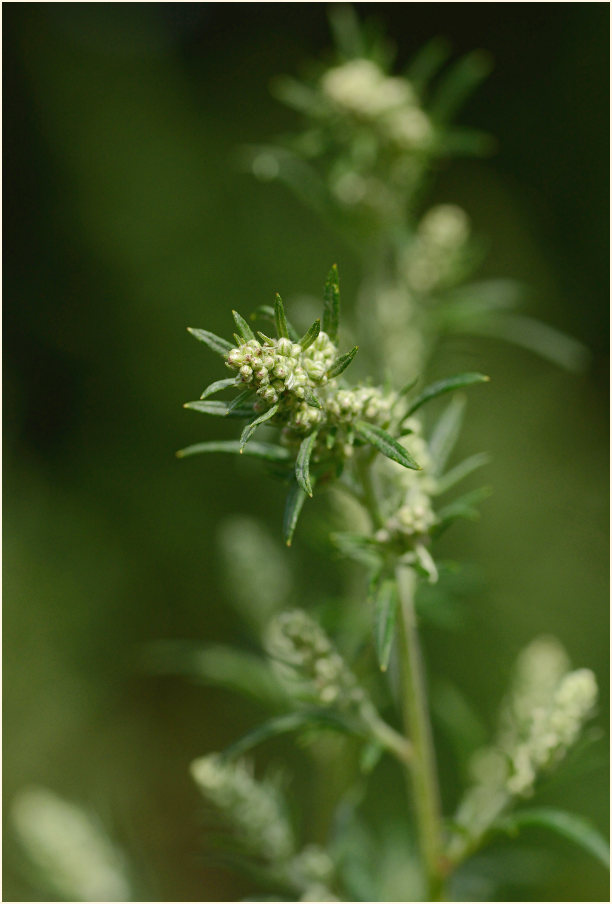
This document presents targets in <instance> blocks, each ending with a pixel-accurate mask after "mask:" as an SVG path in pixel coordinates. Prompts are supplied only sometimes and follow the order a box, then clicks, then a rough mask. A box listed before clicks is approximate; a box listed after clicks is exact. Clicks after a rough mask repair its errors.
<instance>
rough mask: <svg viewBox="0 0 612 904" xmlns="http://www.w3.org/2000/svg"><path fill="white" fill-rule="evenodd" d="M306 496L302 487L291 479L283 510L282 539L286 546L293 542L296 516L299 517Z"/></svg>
mask: <svg viewBox="0 0 612 904" xmlns="http://www.w3.org/2000/svg"><path fill="white" fill-rule="evenodd" d="M307 498H308V496H307V494H306V492H305V491H304V490H303V489H302V487H301V486H300V485H299V484H298V483H297V481H293V482H292V483H291V484H290V486H289V493H288V494H287V501H286V503H285V512H284V515H283V539H284V541H285V543H286V544H287V546H291V544H292V542H293V535H294V533H295V528H296V525H297V522H298V518H299V517H300V512H301V511H302V507H303V505H304V503H305V502H306V499H307Z"/></svg>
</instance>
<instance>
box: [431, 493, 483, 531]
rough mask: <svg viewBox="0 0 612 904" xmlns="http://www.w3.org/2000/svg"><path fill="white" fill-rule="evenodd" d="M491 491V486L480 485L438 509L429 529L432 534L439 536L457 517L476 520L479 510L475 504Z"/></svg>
mask: <svg viewBox="0 0 612 904" xmlns="http://www.w3.org/2000/svg"><path fill="white" fill-rule="evenodd" d="M491 492H492V491H491V487H480V489H478V490H472V492H470V493H465V494H464V495H463V496H460V497H459V499H456V500H455V501H454V502H451V504H450V505H447V506H445V507H444V508H442V509H440V511H439V512H438V521H437V523H436V524H434V526H433V527H432V529H431V533H432V535H433V536H436V537H437V536H439V535H440V534H441V533H442V531H443V530H445V529H446V528H447V527H449V525H451V524H452V523H453V521H457V520H458V519H459V518H463V519H465V520H466V521H477V520H478V519H479V518H480V512H479V511H478V509H477V508H476V506H477V505H478V504H479V503H481V502H484V500H485V499H488V498H489V496H490V495H491Z"/></svg>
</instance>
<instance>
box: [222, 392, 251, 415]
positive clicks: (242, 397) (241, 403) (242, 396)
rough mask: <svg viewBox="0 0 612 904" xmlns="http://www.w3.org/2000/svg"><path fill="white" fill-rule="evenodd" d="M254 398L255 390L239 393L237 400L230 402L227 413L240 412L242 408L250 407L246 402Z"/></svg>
mask: <svg viewBox="0 0 612 904" xmlns="http://www.w3.org/2000/svg"><path fill="white" fill-rule="evenodd" d="M252 398H253V390H252V389H250V388H249V389H243V390H242V392H239V393H238V395H237V396H236V398H235V399H232V400H231V402H228V405H227V413H228V414H231V413H232V411H235V410H237V409H238V410H240V409H241V408H243V409H244V408H246V407H248V406H247V405H246V402H247V400H248V399H252Z"/></svg>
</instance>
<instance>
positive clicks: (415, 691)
mask: <svg viewBox="0 0 612 904" xmlns="http://www.w3.org/2000/svg"><path fill="white" fill-rule="evenodd" d="M396 580H397V588H398V594H399V603H400V611H399V613H398V614H399V619H398V648H399V656H400V668H401V678H402V708H403V716H404V726H405V730H406V734H407V736H408V737H409V738H410V740H411V742H412V750H413V756H412V760H411V764H410V775H411V779H412V781H411V785H412V790H413V794H414V803H415V813H416V820H417V831H418V835H419V843H420V848H421V853H422V856H423V863H424V867H425V875H426V879H427V893H428V895H429V897H428V900H430V901H440V900H444V878H443V870H442V865H443V864H442V821H441V814H440V798H439V791H438V779H437V774H436V762H435V753H434V747H433V741H432V736H431V727H430V724H429V716H428V711H427V695H426V690H425V680H424V675H423V665H422V660H421V651H420V648H419V639H418V634H417V624H416V613H415V608H414V593H415V587H416V575H415V573H414V571H413V570H412V569H410V568H406V567H401V566H398V567H397V569H396Z"/></svg>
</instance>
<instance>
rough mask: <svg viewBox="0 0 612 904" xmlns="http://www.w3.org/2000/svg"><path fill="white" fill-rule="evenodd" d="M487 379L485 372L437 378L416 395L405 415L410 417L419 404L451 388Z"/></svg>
mask: <svg viewBox="0 0 612 904" xmlns="http://www.w3.org/2000/svg"><path fill="white" fill-rule="evenodd" d="M489 379H490V377H487V376H485V374H478V373H467V374H458V375H457V376H456V377H449V378H448V379H447V380H439V381H438V382H437V383H432V384H431V385H430V386H427V387H426V388H425V389H424V390H423V392H422V393H421V394H420V395H419V396H417V397H416V399H415V400H414V402H413V403H412V404H411V406H410V408H409V409H408V412H407V414H406V417H410V415H411V414H414V412H415V411H417V410H418V409H419V408H420V407H421V405H424V404H425V403H426V402H429V401H430V400H431V399H435V398H437V397H438V396H441V395H444V393H446V392H452V391H453V389H461V388H462V387H464V386H471V385H472V384H473V383H488V382H489Z"/></svg>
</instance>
